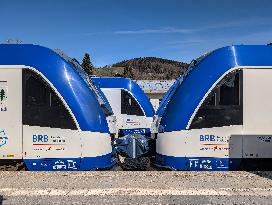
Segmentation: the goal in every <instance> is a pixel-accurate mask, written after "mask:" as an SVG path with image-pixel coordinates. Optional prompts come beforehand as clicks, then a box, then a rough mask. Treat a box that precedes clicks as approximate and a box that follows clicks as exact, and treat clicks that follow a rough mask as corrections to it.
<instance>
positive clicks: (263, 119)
mask: <svg viewBox="0 0 272 205" xmlns="http://www.w3.org/2000/svg"><path fill="white" fill-rule="evenodd" d="M271 79H272V69H260V68H258V69H245V70H244V126H243V132H244V136H243V158H245V159H258V160H259V159H268V158H270V159H271V158H272V114H271V113H272V89H271V88H272V80H271ZM259 161H260V160H259Z"/></svg>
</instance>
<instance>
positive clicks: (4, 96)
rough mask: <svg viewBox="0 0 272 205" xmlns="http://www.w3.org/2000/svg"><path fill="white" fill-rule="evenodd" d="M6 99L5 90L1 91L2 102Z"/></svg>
mask: <svg viewBox="0 0 272 205" xmlns="http://www.w3.org/2000/svg"><path fill="white" fill-rule="evenodd" d="M5 98H6V93H5V91H4V89H1V91H0V100H1V101H3V100H4V99H5Z"/></svg>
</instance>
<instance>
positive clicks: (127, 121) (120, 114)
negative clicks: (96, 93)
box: [91, 77, 155, 136]
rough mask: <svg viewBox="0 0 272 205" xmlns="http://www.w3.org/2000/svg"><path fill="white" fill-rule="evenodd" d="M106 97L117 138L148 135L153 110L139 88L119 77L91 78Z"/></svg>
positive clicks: (129, 80) (130, 81) (134, 83)
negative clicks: (111, 112)
mask: <svg viewBox="0 0 272 205" xmlns="http://www.w3.org/2000/svg"><path fill="white" fill-rule="evenodd" d="M91 79H92V81H93V82H94V84H95V85H96V87H98V88H100V89H101V91H102V92H103V93H104V95H105V96H106V98H107V100H108V102H109V104H110V106H111V108H112V110H113V113H114V115H115V116H116V129H117V130H118V133H119V136H124V135H127V134H131V133H137V134H144V135H150V133H151V131H150V129H151V124H152V119H153V116H154V114H155V112H154V108H153V106H152V104H151V103H150V100H149V99H148V97H147V96H146V95H145V94H144V92H143V90H142V89H141V88H140V86H139V85H138V84H137V83H136V82H134V81H133V80H131V79H128V78H121V77H116V78H115V77H92V78H91Z"/></svg>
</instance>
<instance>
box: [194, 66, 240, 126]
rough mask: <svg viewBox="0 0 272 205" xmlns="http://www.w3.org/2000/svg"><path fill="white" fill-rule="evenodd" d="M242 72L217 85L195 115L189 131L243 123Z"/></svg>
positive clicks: (233, 74) (237, 72)
mask: <svg viewBox="0 0 272 205" xmlns="http://www.w3.org/2000/svg"><path fill="white" fill-rule="evenodd" d="M242 96H243V95H242V71H236V72H232V73H230V74H229V75H227V76H226V77H224V79H223V80H222V81H221V82H219V83H218V85H217V86H216V87H215V88H214V89H213V90H212V92H211V93H210V94H209V96H208V97H207V98H206V99H205V101H204V102H203V104H202V105H201V107H200V108H199V110H198V112H197V113H196V115H195V117H194V119H193V121H192V123H191V125H190V129H200V128H211V127H222V126H229V125H241V124H242V123H243V103H242Z"/></svg>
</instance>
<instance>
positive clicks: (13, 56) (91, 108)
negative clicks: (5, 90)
mask: <svg viewBox="0 0 272 205" xmlns="http://www.w3.org/2000/svg"><path fill="white" fill-rule="evenodd" d="M12 65H14V66H16V67H17V66H20V67H28V68H31V69H34V70H36V71H37V72H39V73H41V74H42V75H43V76H45V77H46V78H47V79H48V80H49V81H50V83H51V84H52V85H53V86H54V87H55V89H57V91H58V92H59V93H60V94H61V96H62V97H63V99H64V100H65V102H66V103H67V105H68V106H69V108H70V109H71V111H72V112H73V114H74V116H75V118H76V120H77V123H78V125H79V127H80V129H81V130H85V131H94V132H108V131H109V129H108V125H107V121H106V116H105V113H104V112H103V110H102V108H101V104H100V103H99V101H98V96H97V95H96V93H95V92H94V91H93V90H92V89H91V88H90V86H89V85H88V83H86V81H85V79H84V78H83V76H82V73H79V72H78V70H77V69H76V68H75V67H74V66H73V65H72V64H71V63H69V62H68V61H67V60H65V59H64V58H63V57H61V56H60V55H59V54H57V53H56V52H55V51H53V50H51V49H48V48H45V47H42V46H38V45H32V44H0V66H1V67H2V68H4V66H7V67H10V66H12Z"/></svg>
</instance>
